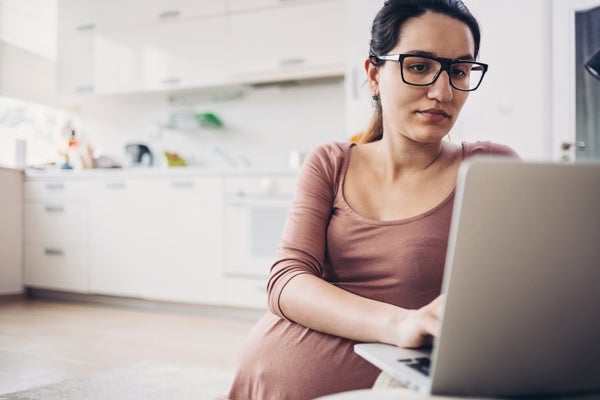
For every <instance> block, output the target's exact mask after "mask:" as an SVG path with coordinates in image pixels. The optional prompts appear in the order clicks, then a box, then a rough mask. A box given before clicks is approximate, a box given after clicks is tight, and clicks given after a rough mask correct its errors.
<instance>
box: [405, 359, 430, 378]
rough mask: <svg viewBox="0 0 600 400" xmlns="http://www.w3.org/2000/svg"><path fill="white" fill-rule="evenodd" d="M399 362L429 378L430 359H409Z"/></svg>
mask: <svg viewBox="0 0 600 400" xmlns="http://www.w3.org/2000/svg"><path fill="white" fill-rule="evenodd" d="M398 361H399V362H401V363H404V364H406V365H407V366H409V367H411V368H413V369H416V370H417V371H419V372H420V373H422V374H423V375H425V376H429V367H430V365H431V359H430V358H429V357H417V358H407V359H400V360H398Z"/></svg>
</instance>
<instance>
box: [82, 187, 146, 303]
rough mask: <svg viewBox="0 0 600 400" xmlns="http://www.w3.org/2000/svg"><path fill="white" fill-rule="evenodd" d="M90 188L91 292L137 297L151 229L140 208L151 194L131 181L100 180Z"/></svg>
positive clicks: (139, 291)
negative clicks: (147, 236) (148, 231)
mask: <svg viewBox="0 0 600 400" xmlns="http://www.w3.org/2000/svg"><path fill="white" fill-rule="evenodd" d="M91 185H92V187H91V189H90V259H91V264H90V292H92V293H97V294H105V295H117V296H129V297H139V296H140V295H141V287H142V282H141V279H142V276H143V267H144V265H143V264H144V260H143V259H140V255H143V254H144V249H145V242H144V240H143V239H144V234H145V232H146V231H147V230H149V229H152V228H153V224H152V216H150V215H146V214H145V213H144V212H143V208H142V207H143V204H144V202H145V201H146V200H147V199H148V196H151V195H152V194H151V193H147V192H146V191H145V190H144V188H143V187H140V185H139V180H138V179H133V178H122V177H119V178H103V179H98V180H95V181H94V182H92V183H91Z"/></svg>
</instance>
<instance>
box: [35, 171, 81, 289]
mask: <svg viewBox="0 0 600 400" xmlns="http://www.w3.org/2000/svg"><path fill="white" fill-rule="evenodd" d="M87 190H88V186H87V182H82V181H80V180H77V181H74V180H47V181H35V182H25V185H24V197H25V204H24V207H23V214H24V217H23V230H24V251H23V266H24V272H23V282H24V284H25V286H28V287H37V288H44V289H52V290H65V291H72V292H82V293H87V292H88V270H89V265H90V263H89V249H88V231H89V224H88V221H89V220H88V211H89V206H88V200H87V194H86V193H87Z"/></svg>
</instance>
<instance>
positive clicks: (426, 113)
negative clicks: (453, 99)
mask: <svg viewBox="0 0 600 400" xmlns="http://www.w3.org/2000/svg"><path fill="white" fill-rule="evenodd" d="M418 113H419V114H421V115H422V116H423V117H425V118H427V119H428V120H429V121H433V122H437V121H442V120H444V119H446V118H450V115H449V114H448V113H447V112H445V111H444V110H437V109H430V110H421V111H419V112H418Z"/></svg>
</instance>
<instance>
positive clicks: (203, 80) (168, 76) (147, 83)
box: [110, 16, 226, 90]
mask: <svg viewBox="0 0 600 400" xmlns="http://www.w3.org/2000/svg"><path fill="white" fill-rule="evenodd" d="M110 39H111V40H112V41H113V42H115V43H120V44H121V45H122V46H126V47H127V48H129V49H132V51H133V52H134V53H135V55H136V57H137V59H138V61H137V65H138V67H139V69H138V71H137V75H138V76H139V79H140V80H141V82H140V86H141V89H142V90H165V89H171V88H187V87H195V86H206V85H208V86H210V85H219V84H222V83H224V82H225V79H226V68H224V66H223V63H224V59H225V44H226V41H225V18H224V17H222V16H221V17H208V18H200V19H194V20H189V21H178V22H175V23H163V24H153V25H149V26H145V27H140V28H136V29H130V30H127V31H123V32H119V33H115V34H111V35H110Z"/></svg>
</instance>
